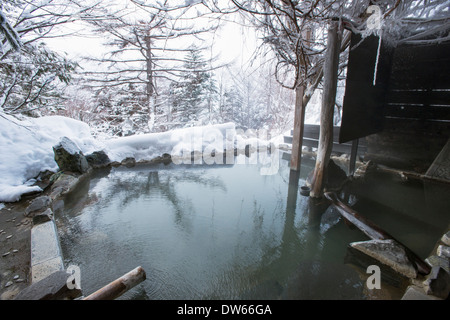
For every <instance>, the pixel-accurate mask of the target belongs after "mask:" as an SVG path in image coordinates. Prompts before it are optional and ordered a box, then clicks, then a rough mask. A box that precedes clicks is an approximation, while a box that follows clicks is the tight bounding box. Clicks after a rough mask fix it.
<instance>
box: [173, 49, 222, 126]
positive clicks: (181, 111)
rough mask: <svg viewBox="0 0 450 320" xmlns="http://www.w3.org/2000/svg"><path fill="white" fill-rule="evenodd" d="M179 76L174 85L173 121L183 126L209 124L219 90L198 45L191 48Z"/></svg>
mask: <svg viewBox="0 0 450 320" xmlns="http://www.w3.org/2000/svg"><path fill="white" fill-rule="evenodd" d="M180 75H181V77H180V80H179V81H177V82H172V85H171V95H170V101H171V104H172V108H171V117H172V121H173V120H175V121H178V122H179V123H184V124H186V123H188V122H190V123H193V122H199V121H201V120H207V121H210V120H211V115H212V113H213V108H214V104H215V102H216V100H217V87H216V83H215V80H214V78H213V74H212V73H211V71H210V68H209V66H208V63H207V61H206V60H205V59H204V58H203V56H202V54H201V52H200V50H199V49H198V48H197V47H196V46H191V47H190V49H189V52H188V54H187V55H186V57H185V63H184V70H183V71H182V72H181V73H180ZM202 118H203V119H202Z"/></svg>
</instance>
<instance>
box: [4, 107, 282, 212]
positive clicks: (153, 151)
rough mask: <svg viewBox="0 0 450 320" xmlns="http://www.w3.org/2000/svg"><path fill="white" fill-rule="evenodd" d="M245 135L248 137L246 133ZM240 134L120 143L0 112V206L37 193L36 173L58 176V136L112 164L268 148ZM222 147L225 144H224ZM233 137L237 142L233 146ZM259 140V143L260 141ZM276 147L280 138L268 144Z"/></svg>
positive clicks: (230, 128) (205, 132)
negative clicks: (247, 147)
mask: <svg viewBox="0 0 450 320" xmlns="http://www.w3.org/2000/svg"><path fill="white" fill-rule="evenodd" d="M246 133H248V132H246ZM246 133H243V132H241V133H239V132H238V130H236V129H235V125H234V123H225V124H218V125H209V126H203V127H192V128H185V129H178V130H173V131H168V132H162V133H150V134H142V135H134V136H128V137H121V138H109V139H102V138H97V139H96V138H94V137H93V135H92V134H91V128H90V127H89V126H88V125H87V124H86V123H83V122H81V121H78V120H74V119H71V118H67V117H62V116H47V117H41V118H21V119H20V120H19V119H17V118H15V117H12V116H9V115H6V114H4V113H2V112H0V138H1V139H0V157H1V159H0V176H1V180H0V203H1V202H15V201H18V200H20V198H21V196H22V195H23V194H25V193H29V192H33V191H41V189H40V188H39V187H38V186H34V185H33V184H34V183H35V182H36V180H35V178H36V177H37V176H38V175H39V173H40V172H44V171H46V170H49V171H53V172H57V171H58V165H57V163H56V162H55V160H54V153H53V146H54V145H56V144H57V143H58V142H59V141H60V139H61V138H62V137H68V138H69V139H71V140H72V141H73V142H75V143H76V144H77V146H78V147H79V149H80V150H81V151H82V152H83V154H85V155H87V154H89V153H92V152H94V151H100V150H103V151H105V152H106V154H107V155H108V156H109V158H110V160H111V161H122V160H123V159H125V158H126V157H133V158H135V159H136V160H137V161H139V160H150V159H152V158H154V157H156V156H160V155H162V154H164V153H168V154H171V155H172V156H174V155H179V154H180V153H183V152H184V151H187V152H189V153H190V152H191V151H203V150H205V148H210V149H211V151H212V149H214V148H215V149H216V150H221V149H222V148H223V149H225V147H229V145H226V144H228V143H229V142H230V141H231V143H237V144H238V145H239V144H240V146H242V147H243V146H245V144H247V143H249V144H251V145H253V146H255V144H259V145H261V144H267V143H268V142H267V141H264V137H261V136H256V137H255V136H250V135H248V134H246ZM223 138H226V139H225V142H224V139H223ZM234 138H236V142H233V141H235V140H234ZM261 138H262V140H261ZM271 141H272V142H273V143H274V144H275V145H277V146H278V144H279V142H281V141H282V136H279V137H274V138H273V139H272V140H271Z"/></svg>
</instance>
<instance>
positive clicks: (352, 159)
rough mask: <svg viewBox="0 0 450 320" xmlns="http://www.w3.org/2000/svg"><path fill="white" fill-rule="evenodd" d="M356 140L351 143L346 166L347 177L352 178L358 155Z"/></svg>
mask: <svg viewBox="0 0 450 320" xmlns="http://www.w3.org/2000/svg"><path fill="white" fill-rule="evenodd" d="M358 142H359V140H358V139H355V140H353V141H352V152H351V154H350V163H349V166H348V175H349V176H353V174H354V173H355V168H356V157H357V155H358Z"/></svg>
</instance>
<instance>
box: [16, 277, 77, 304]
mask: <svg viewBox="0 0 450 320" xmlns="http://www.w3.org/2000/svg"><path fill="white" fill-rule="evenodd" d="M70 276H71V274H70V273H68V272H67V271H65V270H61V271H57V272H54V273H52V274H50V275H49V276H48V277H46V278H44V279H42V280H40V281H38V282H35V283H33V284H31V285H30V286H28V287H27V288H25V289H24V290H22V291H21V292H20V293H19V294H18V295H17V296H16V297H15V300H63V299H75V298H77V297H79V296H81V290H79V289H76V288H74V289H69V287H68V286H67V284H68V282H70V281H68V279H69V277H70Z"/></svg>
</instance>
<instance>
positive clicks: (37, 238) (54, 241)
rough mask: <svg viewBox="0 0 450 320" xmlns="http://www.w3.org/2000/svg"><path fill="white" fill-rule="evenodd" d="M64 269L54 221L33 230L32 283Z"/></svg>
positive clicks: (37, 226)
mask: <svg viewBox="0 0 450 320" xmlns="http://www.w3.org/2000/svg"><path fill="white" fill-rule="evenodd" d="M62 269H64V263H63V260H62V255H61V249H60V246H59V239H58V233H57V230H56V225H55V223H54V221H53V220H52V221H48V222H45V223H42V224H39V225H36V226H34V227H33V228H32V229H31V273H32V282H34V281H38V280H40V279H43V278H45V277H46V276H48V275H50V274H51V273H53V272H55V271H59V270H62Z"/></svg>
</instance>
